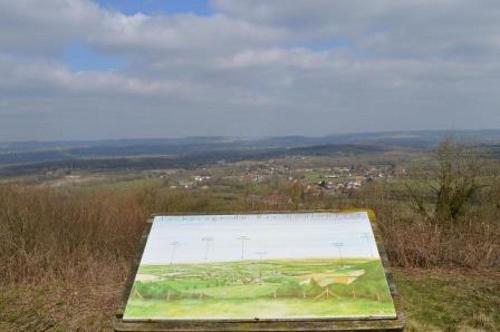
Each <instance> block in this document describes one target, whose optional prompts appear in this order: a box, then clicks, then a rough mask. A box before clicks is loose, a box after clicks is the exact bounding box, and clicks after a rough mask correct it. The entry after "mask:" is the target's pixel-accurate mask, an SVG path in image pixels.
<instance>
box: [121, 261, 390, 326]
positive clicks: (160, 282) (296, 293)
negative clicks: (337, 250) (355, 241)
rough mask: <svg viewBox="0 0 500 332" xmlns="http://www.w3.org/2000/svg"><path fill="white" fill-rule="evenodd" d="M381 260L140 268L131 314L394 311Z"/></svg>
mask: <svg viewBox="0 0 500 332" xmlns="http://www.w3.org/2000/svg"><path fill="white" fill-rule="evenodd" d="M394 315H395V312H394V306H393V303H392V299H391V296H390V293H389V289H388V286H387V282H386V280H385V276H384V271H383V268H382V266H381V264H380V261H378V260H370V259H343V260H335V259H334V260H332V259H307V260H262V261H238V262H224V263H205V264H172V265H142V266H141V267H140V268H139V271H138V273H137V278H136V280H135V282H134V285H133V288H132V292H131V295H130V298H129V301H128V303H127V307H126V311H125V319H138V318H156V319H182V318H205V319H210V318H250V319H251V318H255V317H259V318H270V317H273V318H306V317H346V316H349V317H366V316H384V317H385V316H394Z"/></svg>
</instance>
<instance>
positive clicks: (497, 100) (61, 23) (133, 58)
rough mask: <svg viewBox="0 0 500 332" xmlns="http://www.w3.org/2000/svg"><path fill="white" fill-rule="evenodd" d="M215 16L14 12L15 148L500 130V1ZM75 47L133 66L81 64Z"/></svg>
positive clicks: (254, 4)
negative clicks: (103, 141)
mask: <svg viewBox="0 0 500 332" xmlns="http://www.w3.org/2000/svg"><path fill="white" fill-rule="evenodd" d="M211 6H212V9H213V14H211V15H206V16H199V15H195V14H192V13H185V14H183V13H177V14H174V15H166V14H155V15H146V14H140V13H139V14H133V15H126V14H124V13H121V12H117V11H113V10H109V9H106V8H103V7H100V6H99V5H98V4H96V3H93V2H90V1H84V0H45V1H36V0H19V1H4V2H1V3H0V77H2V78H1V79H0V100H1V101H2V102H1V103H0V119H2V121H0V133H1V134H0V140H6V139H77V138H86V139H88V138H118V137H143V136H147V137H153V136H184V135H286V134H305V135H320V134H330V133H335V132H346V131H373V130H397V129H437V128H444V129H454V128H457V129H458V128H482V127H490V128H491V127H496V128H499V127H500V115H499V114H500V112H498V107H499V105H500V96H499V95H498V93H496V91H495V90H496V89H495V87H497V86H498V85H499V83H500V75H499V72H500V60H499V59H500V38H499V37H498V36H500V23H499V22H500V20H499V18H500V5H499V4H498V2H496V1H480V2H474V3H472V2H469V1H461V0H460V1H445V0H443V1H424V0H418V1H417V0H415V1H397V2H394V1H377V2H366V1H358V0H351V1H323V0H315V1H300V0H293V1H292V0H289V1H286V0H283V1H260V0H251V1H244V0H241V1H226V0H215V1H213V2H212V3H211ZM75 42H76V43H79V44H81V45H84V46H85V47H86V48H88V49H89V50H91V51H92V52H89V54H93V55H95V56H94V57H93V59H91V60H89V61H98V59H99V58H103V59H104V58H112V59H115V58H119V59H120V61H121V62H123V64H121V65H120V66H118V67H110V68H105V65H106V64H103V65H102V66H88V68H87V67H86V68H75V67H74V66H73V65H71V64H70V63H67V62H66V61H67V59H66V58H65V51H66V50H67V49H68V47H70V46H71V45H72V44H74V43H75ZM66 53H67V52H66ZM89 68H94V69H89ZM97 121H98V122H99V124H98V125H97V124H94V123H95V122H97Z"/></svg>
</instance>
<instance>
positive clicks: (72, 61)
mask: <svg viewBox="0 0 500 332" xmlns="http://www.w3.org/2000/svg"><path fill="white" fill-rule="evenodd" d="M63 57H64V62H65V63H66V65H67V66H68V67H69V68H70V69H71V70H72V71H88V70H115V69H119V68H120V67H121V66H123V64H124V60H123V59H122V58H120V57H116V56H109V55H104V54H100V53H99V52H97V51H95V50H93V49H92V48H90V47H89V46H87V45H86V44H85V43H84V42H81V41H75V42H72V43H70V44H69V45H68V47H67V48H66V49H65V51H64V55H63Z"/></svg>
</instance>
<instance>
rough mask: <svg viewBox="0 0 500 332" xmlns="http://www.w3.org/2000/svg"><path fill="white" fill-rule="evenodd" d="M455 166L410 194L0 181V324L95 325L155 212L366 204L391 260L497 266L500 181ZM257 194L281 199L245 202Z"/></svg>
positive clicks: (277, 186)
mask: <svg viewBox="0 0 500 332" xmlns="http://www.w3.org/2000/svg"><path fill="white" fill-rule="evenodd" d="M456 165H457V164H456V163H446V162H444V163H441V164H440V167H441V168H438V173H437V174H438V175H440V176H441V177H440V178H439V177H438V178H437V180H436V181H437V182H436V183H437V184H438V187H437V188H438V190H437V191H436V193H438V194H434V195H433V194H429V191H428V190H427V189H425V186H424V187H423V188H424V189H423V191H422V190H420V189H418V190H417V189H415V188H413V189H412V191H411V192H408V191H407V190H406V189H401V190H395V189H394V187H393V186H390V185H388V184H384V183H373V184H370V185H367V186H366V188H364V189H362V190H360V191H359V192H358V193H356V194H354V195H351V197H345V198H338V197H337V198H336V197H326V196H324V195H318V196H314V197H313V196H308V195H306V194H305V193H304V188H303V187H301V186H300V185H299V184H298V183H294V182H292V183H290V182H286V181H281V180H277V181H276V182H275V183H274V184H262V185H258V186H257V185H253V186H251V187H250V186H241V185H238V186H235V187H234V188H233V189H234V191H233V192H231V193H228V194H227V195H225V196H224V195H222V196H220V193H218V192H211V191H205V192H197V193H196V194H193V193H192V192H182V191H175V190H174V191H173V190H170V189H167V188H166V187H164V186H162V185H161V184H159V183H150V184H144V185H135V186H132V187H126V188H112V187H106V186H102V187H99V186H96V187H90V188H86V189H85V188H79V189H64V188H53V189H48V188H40V187H34V186H27V185H12V184H8V185H2V186H0V238H1V241H0V259H1V262H2V263H1V264H0V330H1V329H2V327H5V328H16V329H29V330H42V329H46V328H50V327H57V326H58V325H57V324H58V322H59V321H60V320H61V319H62V318H61V316H66V320H65V325H64V328H69V329H73V328H76V327H78V326H80V327H81V326H86V327H87V328H89V329H91V330H93V329H100V328H102V325H100V324H102V322H103V321H109V317H111V314H112V312H113V310H114V309H115V306H116V303H117V299H118V297H119V296H118V295H119V291H120V289H121V285H122V283H123V281H124V279H125V277H126V275H127V272H128V267H129V263H130V261H131V260H132V257H133V255H135V250H136V248H135V247H136V244H137V242H138V238H139V237H140V235H141V233H142V229H143V226H144V222H145V220H146V218H147V217H148V216H149V215H150V214H151V213H153V212H158V211H161V212H171V211H172V212H173V211H176V212H180V211H188V212H201V211H247V210H284V209H336V208H352V207H370V208H373V209H374V210H375V211H376V213H377V215H378V221H379V224H380V226H381V229H382V232H383V235H384V240H385V245H386V249H387V252H388V254H389V257H390V259H391V261H392V264H393V265H396V266H401V267H440V268H450V267H453V268H457V267H460V268H470V269H498V267H499V266H500V258H499V257H500V248H499V243H498V235H499V234H500V226H499V222H498V218H497V216H498V214H499V213H500V203H499V202H500V182H499V181H498V179H496V178H495V177H488V178H487V182H488V183H487V184H488V185H487V186H483V185H479V184H481V181H483V182H484V179H483V180H481V178H480V177H479V176H478V175H477V174H476V173H474V174H472V173H467V172H465V173H464V172H463V171H460V172H458V173H457V172H455V171H454V170H456ZM461 170H463V168H462V169H461ZM447 171H449V173H447V174H444V175H443V172H447ZM469 171H470V169H469ZM464 174H465V176H466V178H463V176H464ZM472 175H473V176H472ZM450 188H451V189H450ZM419 190H420V192H419ZM446 190H448V193H445V191H446ZM229 194H231V195H229ZM419 195H423V196H419ZM257 196H258V197H274V196H276V197H278V198H280V200H278V201H266V200H264V201H262V200H254V199H253V198H252V197H257ZM249 197H250V198H252V199H249ZM281 198H283V199H281ZM456 199H459V200H460V202H458V203H459V204H458V203H457V202H455V200H456ZM409 200H410V201H411V200H413V202H414V203H415V202H417V203H418V204H413V205H411V204H409V203H408V201H409ZM445 201H446V204H445V203H444V202H445ZM412 206H413V207H412ZM415 206H416V208H415ZM422 209H425V211H426V212H425V213H421V212H422V211H423V210H422ZM428 211H432V212H428ZM443 211H447V212H443ZM450 220H452V222H450ZM37 301H41V302H40V303H42V306H43V309H40V308H39V307H36V305H37V303H38V302H37ZM7 302H8V303H10V306H9V307H8V308H7V306H4V305H3V304H5V303H7ZM2 307H3V309H2ZM35 307H36V308H38V309H33V308H35ZM9 308H10V309H9ZM18 308H28V309H23V310H24V311H23V310H20V309H18ZM29 308H32V309H33V310H32V311H30V310H31V309H29ZM40 310H41V311H42V312H43V314H42V313H41V311H40ZM68 317H71V319H67V318H68ZM2 322H3V323H2ZM2 324H7V325H2ZM9 324H10V325H9ZM108 326H109V325H108Z"/></svg>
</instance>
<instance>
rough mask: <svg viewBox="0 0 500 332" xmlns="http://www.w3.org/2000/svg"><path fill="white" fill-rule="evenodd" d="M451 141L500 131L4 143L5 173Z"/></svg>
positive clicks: (483, 139)
mask: <svg viewBox="0 0 500 332" xmlns="http://www.w3.org/2000/svg"><path fill="white" fill-rule="evenodd" d="M446 137H453V138H455V139H457V140H462V141H466V142H472V143H475V144H478V145H495V144H497V145H500V130H470V131H467V130H461V131H399V132H378V133H356V134H339V135H328V136H323V137H305V136H284V137H263V138H240V137H224V136H218V137H186V138H158V139H123V140H96V141H60V142H39V141H25V142H4V143H0V175H2V174H3V175H9V174H19V173H21V174H22V173H29V172H34V171H36V170H39V169H42V168H61V167H62V168H86V169H87V168H89V169H94V168H97V169H109V168H152V167H184V166H189V165H195V164H203V163H211V162H217V161H219V160H226V161H236V160H243V159H263V158H273V157H280V156H284V155H293V154H296V155H299V154H300V155H327V154H332V153H337V152H350V153H361V152H363V153H367V152H370V151H372V152H377V151H382V150H385V149H394V148H403V149H430V148H432V147H434V146H435V145H436V144H437V143H438V142H439V141H441V140H442V139H444V138H446Z"/></svg>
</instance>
